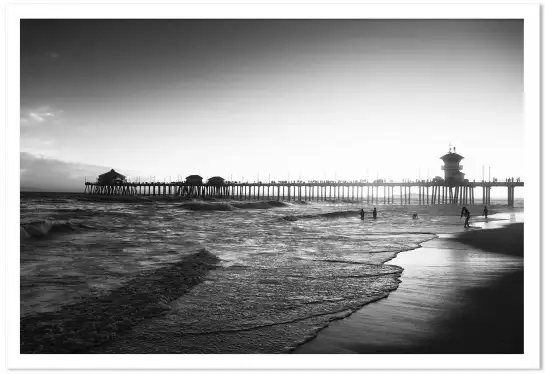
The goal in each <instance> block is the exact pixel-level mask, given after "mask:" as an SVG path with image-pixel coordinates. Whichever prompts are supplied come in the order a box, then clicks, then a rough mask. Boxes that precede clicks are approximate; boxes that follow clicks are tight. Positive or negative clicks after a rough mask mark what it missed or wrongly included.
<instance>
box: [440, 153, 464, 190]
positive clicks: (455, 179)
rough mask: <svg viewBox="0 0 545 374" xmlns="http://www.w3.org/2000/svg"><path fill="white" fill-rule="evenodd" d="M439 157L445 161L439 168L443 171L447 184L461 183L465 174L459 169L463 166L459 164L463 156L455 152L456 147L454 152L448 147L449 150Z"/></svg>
mask: <svg viewBox="0 0 545 374" xmlns="http://www.w3.org/2000/svg"><path fill="white" fill-rule="evenodd" d="M440 159H441V160H443V162H444V163H445V164H444V165H443V166H441V170H444V172H445V182H446V183H447V184H449V185H456V184H463V183H464V176H465V174H464V173H462V172H461V171H460V170H462V169H463V168H464V167H463V166H462V165H460V161H462V159H463V157H462V156H461V155H459V154H458V153H456V148H454V152H452V151H451V150H450V149H449V152H448V153H447V154H446V155H444V156H443V157H441V158H440Z"/></svg>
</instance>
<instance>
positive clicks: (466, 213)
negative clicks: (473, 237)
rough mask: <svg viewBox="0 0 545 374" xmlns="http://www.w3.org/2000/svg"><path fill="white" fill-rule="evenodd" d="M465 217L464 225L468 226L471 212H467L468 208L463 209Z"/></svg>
mask: <svg viewBox="0 0 545 374" xmlns="http://www.w3.org/2000/svg"><path fill="white" fill-rule="evenodd" d="M465 217H466V221H465V223H464V227H469V218H471V213H469V210H467V208H466V211H465Z"/></svg>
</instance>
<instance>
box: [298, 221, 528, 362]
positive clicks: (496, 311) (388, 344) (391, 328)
mask: <svg viewBox="0 0 545 374" xmlns="http://www.w3.org/2000/svg"><path fill="white" fill-rule="evenodd" d="M523 232H524V224H523V223H512V224H509V225H507V226H504V227H500V228H493V229H488V230H487V229H484V230H470V231H466V232H464V233H461V234H443V235H440V237H439V238H437V239H433V240H430V241H428V242H425V243H423V244H422V247H421V248H418V249H416V250H413V251H407V252H402V253H400V254H398V256H397V257H396V258H395V259H393V260H392V261H390V262H389V264H392V265H398V266H401V267H403V268H404V269H405V270H404V272H403V274H402V276H401V281H402V283H401V284H400V286H399V288H398V289H397V290H396V291H394V292H392V293H391V294H390V295H389V296H388V297H387V298H385V299H383V300H380V301H378V302H375V303H372V304H369V305H366V306H365V307H363V308H362V309H360V310H359V311H357V312H356V313H354V314H353V315H351V316H350V317H348V318H346V319H344V320H339V321H334V322H332V323H331V324H330V326H329V327H327V328H325V329H323V330H322V331H320V332H319V333H318V335H317V337H316V338H315V339H313V340H311V341H309V342H308V343H306V344H305V345H303V346H301V347H299V348H298V349H297V350H295V351H294V353H368V354H372V353H390V354H398V353H401V354H403V353H422V354H426V353H477V354H488V353H490V354H493V353H513V354H517V353H523V352H524V336H523V328H524V315H523V311H524V309H523V307H524V302H523V301H524V300H523V296H524V283H523V278H524V277H523V276H524V273H523V255H524V242H523Z"/></svg>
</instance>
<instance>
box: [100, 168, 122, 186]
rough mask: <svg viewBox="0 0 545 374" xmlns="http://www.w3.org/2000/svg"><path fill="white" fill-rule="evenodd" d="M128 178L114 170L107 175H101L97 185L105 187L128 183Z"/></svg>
mask: <svg viewBox="0 0 545 374" xmlns="http://www.w3.org/2000/svg"><path fill="white" fill-rule="evenodd" d="M126 181H127V178H126V177H125V176H124V175H123V174H119V173H118V172H117V171H115V170H114V169H112V170H110V171H109V172H107V173H104V174H100V175H99V176H98V179H97V183H98V184H101V185H103V186H113V185H115V184H121V183H123V182H126Z"/></svg>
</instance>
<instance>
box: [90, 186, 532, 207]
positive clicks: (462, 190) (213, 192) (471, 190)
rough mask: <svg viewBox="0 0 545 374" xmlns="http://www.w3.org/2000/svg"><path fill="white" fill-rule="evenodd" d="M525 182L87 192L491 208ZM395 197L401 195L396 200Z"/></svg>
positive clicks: (114, 188) (96, 189) (97, 188)
mask: <svg viewBox="0 0 545 374" xmlns="http://www.w3.org/2000/svg"><path fill="white" fill-rule="evenodd" d="M523 186H524V182H516V181H506V182H484V181H483V182H465V183H463V184H460V185H448V184H445V183H440V182H432V181H421V182H377V183H371V182H367V183H366V182H283V183H275V182H271V183H261V182H259V183H240V182H225V183H223V184H222V185H217V184H206V183H202V184H194V183H187V182H162V183H158V182H149V183H134V182H125V181H124V182H121V183H115V184H109V185H105V184H101V183H98V182H86V183H85V193H86V194H90V195H117V196H185V197H192V198H206V197H213V198H219V199H222V198H225V199H231V200H281V201H335V200H342V201H347V202H360V203H367V204H400V205H408V204H418V205H433V204H475V201H476V200H475V189H476V188H479V189H480V192H482V195H479V197H480V199H478V200H477V201H478V203H481V204H483V205H484V204H486V205H487V204H490V191H491V189H492V187H504V188H507V196H508V199H507V203H508V205H509V206H513V205H514V200H515V198H514V196H515V194H514V192H515V187H523ZM394 194H395V195H394Z"/></svg>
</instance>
